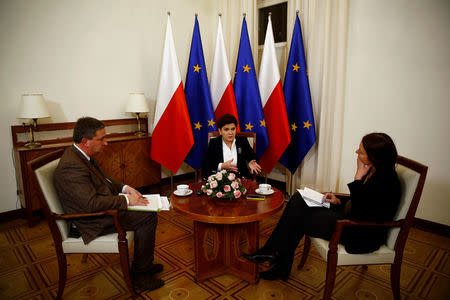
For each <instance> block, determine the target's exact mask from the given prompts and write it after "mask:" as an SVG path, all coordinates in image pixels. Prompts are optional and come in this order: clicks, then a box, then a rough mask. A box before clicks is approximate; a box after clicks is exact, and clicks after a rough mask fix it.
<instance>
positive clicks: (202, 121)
mask: <svg viewBox="0 0 450 300" xmlns="http://www.w3.org/2000/svg"><path fill="white" fill-rule="evenodd" d="M185 94H186V102H187V106H188V110H189V116H190V118H191V125H192V132H193V133H194V146H192V148H191V151H190V152H189V154H188V156H187V157H186V159H185V162H186V163H187V164H189V165H190V166H191V167H193V168H194V169H200V168H201V166H202V161H203V156H204V154H205V152H206V149H207V148H208V131H216V126H215V123H216V122H215V120H214V111H213V108H212V103H211V93H210V91H209V85H208V77H207V75H206V65H205V58H204V56H203V48H202V38H201V37H200V29H199V25H198V20H197V16H195V25H194V33H193V34H192V43H191V53H190V56H189V64H188V69H187V74H186V88H185Z"/></svg>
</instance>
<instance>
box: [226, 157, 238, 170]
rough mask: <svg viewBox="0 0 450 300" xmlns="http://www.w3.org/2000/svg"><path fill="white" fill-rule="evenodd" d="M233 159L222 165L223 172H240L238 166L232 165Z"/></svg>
mask: <svg viewBox="0 0 450 300" xmlns="http://www.w3.org/2000/svg"><path fill="white" fill-rule="evenodd" d="M232 162H233V159H230V160H228V161H226V162H223V163H222V170H228V171H232V172H236V173H237V172H239V170H238V168H237V166H236V165H235V164H233V163H232Z"/></svg>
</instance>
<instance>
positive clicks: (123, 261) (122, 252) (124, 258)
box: [119, 242, 137, 297]
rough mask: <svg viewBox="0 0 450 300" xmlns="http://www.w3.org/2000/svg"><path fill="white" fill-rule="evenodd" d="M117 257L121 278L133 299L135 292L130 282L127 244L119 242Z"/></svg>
mask: <svg viewBox="0 0 450 300" xmlns="http://www.w3.org/2000/svg"><path fill="white" fill-rule="evenodd" d="M119 256H120V265H121V267H122V273H123V278H124V280H125V283H126V284H127V286H128V290H129V291H130V293H131V295H132V296H133V297H136V296H137V295H136V291H135V290H134V287H133V283H132V282H131V276H130V263H129V257H128V246H127V242H124V243H123V242H119Z"/></svg>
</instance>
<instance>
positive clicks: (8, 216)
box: [0, 208, 25, 223]
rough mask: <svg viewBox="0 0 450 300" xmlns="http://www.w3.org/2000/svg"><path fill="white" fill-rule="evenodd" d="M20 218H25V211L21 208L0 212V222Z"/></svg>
mask: <svg viewBox="0 0 450 300" xmlns="http://www.w3.org/2000/svg"><path fill="white" fill-rule="evenodd" d="M20 218H25V211H24V210H23V209H22V208H19V209H15V210H10V211H5V212H2V213H0V220H1V221H0V223H3V222H9V221H13V220H17V219H20Z"/></svg>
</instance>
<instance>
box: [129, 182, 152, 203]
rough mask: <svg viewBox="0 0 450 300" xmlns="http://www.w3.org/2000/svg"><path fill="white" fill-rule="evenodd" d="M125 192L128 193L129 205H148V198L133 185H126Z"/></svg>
mask: <svg viewBox="0 0 450 300" xmlns="http://www.w3.org/2000/svg"><path fill="white" fill-rule="evenodd" d="M125 194H127V197H128V201H129V205H147V204H148V200H147V199H145V198H144V197H142V194H141V193H139V192H138V191H137V190H136V189H134V188H132V187H131V186H128V185H127V186H126V188H125Z"/></svg>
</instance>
